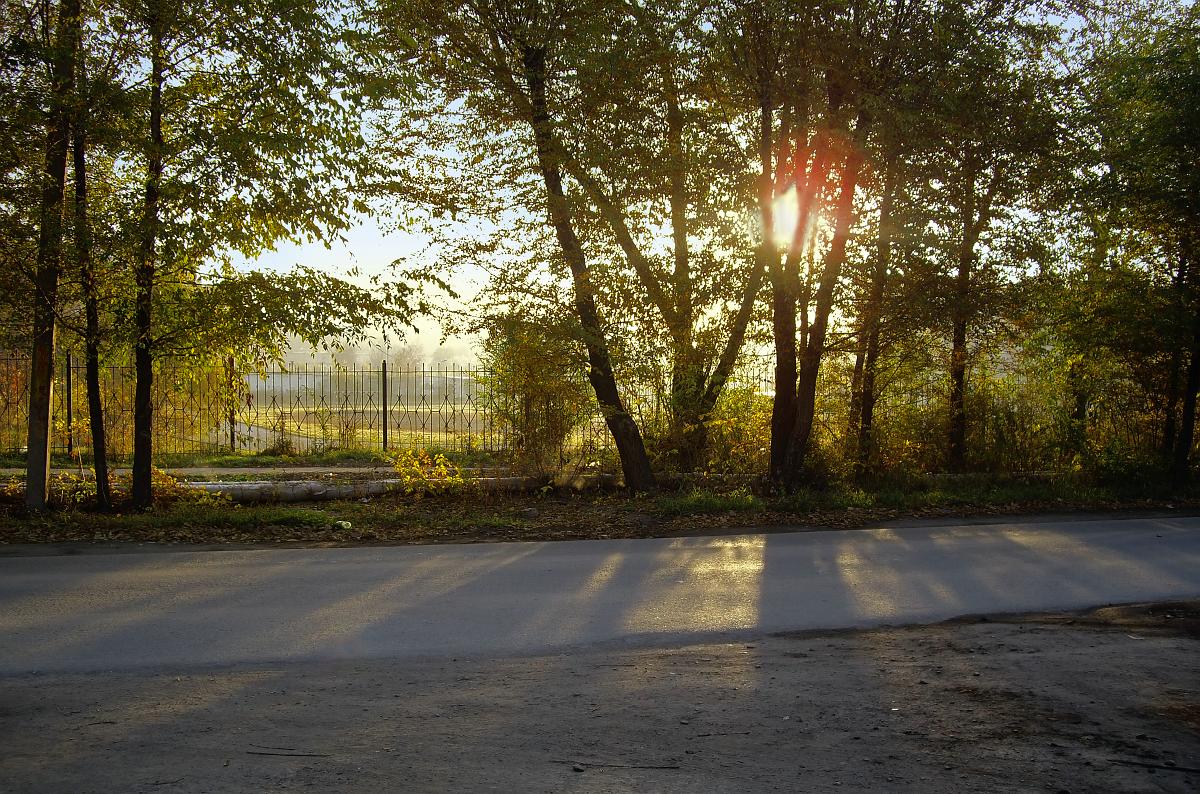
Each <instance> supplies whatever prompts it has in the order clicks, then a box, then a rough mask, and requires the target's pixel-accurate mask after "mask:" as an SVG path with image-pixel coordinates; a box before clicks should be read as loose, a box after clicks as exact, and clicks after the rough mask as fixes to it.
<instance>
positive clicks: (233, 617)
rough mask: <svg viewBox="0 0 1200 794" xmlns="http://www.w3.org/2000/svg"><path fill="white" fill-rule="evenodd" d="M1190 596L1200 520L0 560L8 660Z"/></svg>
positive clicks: (3, 669)
mask: <svg viewBox="0 0 1200 794" xmlns="http://www.w3.org/2000/svg"><path fill="white" fill-rule="evenodd" d="M1198 596H1200V517H1180V518H1160V519H1144V518H1143V519H1108V520H1081V521H1059V522H1042V523H1021V524H1017V523H1013V524H991V525H982V526H981V525H972V526H923V527H922V526H917V527H902V528H895V529H879V530H867V531H864V530H858V531H841V532H807V533H780V534H769V535H742V536H732V537H710V538H682V539H661V540H619V541H584V542H562V543H523V544H508V543H504V544H487V545H475V546H410V547H384V548H380V547H373V548H337V549H281V550H254V551H222V552H178V553H176V552H169V553H144V554H142V553H137V554H89V555H81V556H46V557H12V558H4V559H0V674H20V673H29V672H34V671H39V672H54V671H57V672H69V671H76V672H84V671H97V670H131V669H137V668H171V667H196V666H205V665H238V664H261V663H273V662H280V661H300V660H305V661H315V660H337V659H386V658H397V659H401V658H403V659H414V658H422V657H449V656H464V657H470V656H511V655H521V654H535V653H544V652H548V651H556V650H559V649H565V648H571V647H577V646H583V645H596V644H601V645H603V644H613V645H615V646H617V647H624V646H626V645H650V646H652V645H663V646H666V645H677V644H683V643H687V642H697V641H705V640H716V639H721V638H724V637H743V636H750V635H756V634H762V633H765V632H774V631H786V630H805V629H830V628H842V627H867V626H878V625H885V624H906V623H918V622H929V621H936V620H940V619H944V618H949V617H953V616H957V615H964V614H978V613H989V612H1016V611H1033V610H1050V609H1073V608H1081V607H1086V606H1094V605H1100V604H1106V603H1118V602H1130V601H1143V600H1157V599H1172V598H1187V597H1198Z"/></svg>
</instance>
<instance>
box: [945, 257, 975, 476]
mask: <svg viewBox="0 0 1200 794" xmlns="http://www.w3.org/2000/svg"><path fill="white" fill-rule="evenodd" d="M973 258H974V246H973V245H972V246H971V248H970V250H968V248H967V243H966V241H964V243H963V250H962V252H961V254H960V255H959V260H958V274H957V275H956V277H955V279H954V296H955V300H954V309H953V312H954V314H953V319H952V325H951V341H950V449H949V456H948V463H949V466H950V468H951V469H952V470H954V471H961V470H962V469H963V468H965V466H966V457H967V401H966V388H967V322H968V316H969V314H970V312H969V310H968V307H967V301H968V300H970V290H971V262H972V259H973Z"/></svg>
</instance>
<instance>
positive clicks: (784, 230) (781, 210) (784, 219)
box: [771, 187, 800, 248]
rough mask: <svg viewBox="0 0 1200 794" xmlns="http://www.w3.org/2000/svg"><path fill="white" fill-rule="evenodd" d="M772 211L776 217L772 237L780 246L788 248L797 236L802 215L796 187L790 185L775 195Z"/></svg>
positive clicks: (774, 217)
mask: <svg viewBox="0 0 1200 794" xmlns="http://www.w3.org/2000/svg"><path fill="white" fill-rule="evenodd" d="M771 213H772V216H773V219H774V228H773V229H772V237H774V240H775V244H776V245H777V246H779V247H780V248H787V247H789V246H790V245H791V244H792V239H793V238H794V237H795V236H796V223H797V221H798V220H799V215H800V203H799V201H798V200H797V198H796V188H795V187H790V188H788V189H787V190H786V191H784V192H783V193H781V194H779V195H778V196H776V197H775V201H773V202H772V203H771Z"/></svg>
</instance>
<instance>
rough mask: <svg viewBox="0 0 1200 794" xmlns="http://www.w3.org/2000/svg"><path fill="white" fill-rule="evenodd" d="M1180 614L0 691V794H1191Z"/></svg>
mask: <svg viewBox="0 0 1200 794" xmlns="http://www.w3.org/2000/svg"><path fill="white" fill-rule="evenodd" d="M1198 639H1200V602H1196V603H1188V604H1173V605H1151V606H1140V607H1130V608H1109V609H1106V610H1099V611H1095V612H1090V613H1080V614H1071V615H1040V616H1024V617H1010V618H1004V617H1001V618H992V619H990V620H982V619H980V620H965V621H956V622H951V623H944V624H938V625H934V626H924V627H909V628H895V629H882V630H875V631H865V632H839V633H821V634H802V635H791V636H769V637H763V638H761V639H759V640H756V641H753V642H749V643H736V644H720V645H703V646H693V647H685V648H653V649H637V650H634V649H631V648H628V647H621V646H608V647H592V648H583V649H578V650H577V651H575V652H572V653H568V654H562V655H555V656H540V657H523V658H507V659H474V658H473V659H466V658H459V659H432V660H424V661H416V662H402V663H399V662H387V661H372V662H353V661H346V662H339V663H332V664H330V663H325V664H307V665H294V666H291V665H289V666H284V667H272V668H259V667H254V668H246V667H238V668H231V669H177V670H144V671H121V672H96V673H92V674H86V675H37V674H30V675H21V676H16V677H10V678H4V679H0V741H2V742H3V746H4V748H5V750H4V753H3V755H2V756H0V788H3V789H4V790H6V791H12V792H66V791H70V792H113V791H122V792H226V791H248V792H259V791H292V790H306V791H328V792H344V791H346V792H348V791H362V792H377V791H396V790H405V791H546V792H559V791H588V792H592V791H594V792H626V791H629V792H632V791H638V792H641V791H670V792H698V791H730V792H752V791H808V792H819V791H886V792H967V791H978V792H1027V791H1047V792H1061V791H1068V792H1126V791H1128V792H1159V791H1167V792H1187V791H1197V790H1200V656H1198V655H1197V650H1200V646H1198V645H1197V640H1198Z"/></svg>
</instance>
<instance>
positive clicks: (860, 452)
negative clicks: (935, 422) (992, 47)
mask: <svg viewBox="0 0 1200 794" xmlns="http://www.w3.org/2000/svg"><path fill="white" fill-rule="evenodd" d="M896 172H897V157H896V155H895V154H891V155H889V157H888V160H887V165H886V166H885V171H884V178H883V197H882V199H881V200H880V203H879V233H878V236H877V238H876V246H875V271H874V273H872V278H871V292H870V294H869V295H868V297H867V305H866V309H865V310H864V312H863V329H862V333H863V334H865V336H866V355H865V356H864V358H863V376H862V384H861V389H862V394H861V396H860V397H859V419H858V443H857V444H856V445H855V447H856V451H857V456H856V459H855V462H854V476H855V478H856V479H861V478H862V477H864V476H865V475H866V473H867V472H868V471H869V470H870V468H871V466H872V465H873V462H874V457H875V436H874V425H875V403H876V400H877V395H876V388H875V374H876V369H877V367H878V363H879V347H880V345H879V336H880V324H881V322H882V319H883V300H884V296H885V295H886V294H887V284H888V278H889V277H890V272H891V264H892V236H893V234H894V230H893V227H892V208H893V206H894V204H895V200H896V179H897V173H896Z"/></svg>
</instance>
